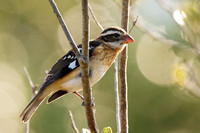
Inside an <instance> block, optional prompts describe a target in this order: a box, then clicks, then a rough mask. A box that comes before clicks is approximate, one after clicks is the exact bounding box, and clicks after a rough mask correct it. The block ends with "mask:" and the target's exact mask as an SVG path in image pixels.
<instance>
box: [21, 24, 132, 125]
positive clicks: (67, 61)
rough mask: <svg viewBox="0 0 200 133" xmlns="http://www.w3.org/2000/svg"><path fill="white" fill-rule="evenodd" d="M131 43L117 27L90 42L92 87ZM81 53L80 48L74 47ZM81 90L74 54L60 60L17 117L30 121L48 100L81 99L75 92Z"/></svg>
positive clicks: (78, 68)
mask: <svg viewBox="0 0 200 133" xmlns="http://www.w3.org/2000/svg"><path fill="white" fill-rule="evenodd" d="M131 42H134V39H133V38H132V37H131V36H130V35H129V34H128V33H127V32H126V31H125V30H124V29H122V28H120V27H117V26H112V27H109V28H107V29H105V30H103V31H102V32H101V34H100V36H98V37H97V38H96V39H94V40H91V41H89V78H90V84H91V86H92V85H94V84H95V83H97V82H98V81H99V80H100V79H101V78H102V77H103V76H104V74H105V73H106V71H107V70H108V69H109V68H110V66H111V65H112V64H113V62H114V60H115V59H116V57H117V56H118V54H119V53H120V52H121V51H122V50H123V49H124V47H125V46H126V44H128V43H131ZM77 48H78V50H79V52H82V44H79V45H78V46H77ZM81 90H82V80H81V68H80V64H79V62H78V59H77V57H76V56H75V54H74V52H73V50H70V51H69V52H68V53H67V54H66V55H64V56H63V57H61V58H60V59H59V60H58V61H57V62H56V64H55V65H54V66H53V67H52V68H51V69H50V71H49V72H48V75H47V78H46V80H45V81H44V83H43V85H42V86H41V88H40V89H39V91H38V93H37V94H36V96H35V97H34V98H33V99H32V100H31V101H30V103H29V104H28V105H27V107H26V108H25V109H24V110H23V112H22V113H21V115H20V117H21V119H22V121H23V122H27V121H29V119H30V118H31V117H32V115H33V114H34V112H35V111H36V110H37V108H38V107H39V105H40V104H41V103H42V102H43V101H44V100H45V99H46V98H47V97H48V96H50V97H49V98H48V100H47V103H51V102H53V101H55V100H56V99H58V98H60V97H62V96H64V95H66V94H67V93H74V94H75V95H77V96H78V97H80V98H81V99H84V98H83V97H82V96H81V95H80V94H79V93H78V92H79V91H81Z"/></svg>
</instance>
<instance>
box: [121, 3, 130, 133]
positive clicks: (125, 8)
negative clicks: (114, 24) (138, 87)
mask: <svg viewBox="0 0 200 133" xmlns="http://www.w3.org/2000/svg"><path fill="white" fill-rule="evenodd" d="M128 16H129V0H122V20H121V26H122V28H123V29H124V30H126V31H127V28H128ZM127 50H128V49H127V46H126V47H125V48H124V50H123V51H122V52H121V54H120V67H119V76H120V77H119V79H120V121H121V132H122V133H128V100H127V75H126V70H127V68H126V67H127V52H128V51H127Z"/></svg>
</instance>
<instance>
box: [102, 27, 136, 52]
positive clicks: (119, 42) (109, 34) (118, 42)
mask: <svg viewBox="0 0 200 133" xmlns="http://www.w3.org/2000/svg"><path fill="white" fill-rule="evenodd" d="M98 40H99V41H101V42H103V43H104V44H105V45H107V46H108V47H111V48H112V49H118V50H121V49H123V47H124V46H125V44H128V43H131V42H134V39H133V38H132V37H131V36H130V35H128V34H127V33H126V31H125V30H123V29H122V28H119V27H110V28H107V29H105V30H104V31H103V32H102V33H101V35H100V36H99V37H98Z"/></svg>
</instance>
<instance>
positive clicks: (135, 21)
mask: <svg viewBox="0 0 200 133" xmlns="http://www.w3.org/2000/svg"><path fill="white" fill-rule="evenodd" d="M137 21H138V16H137V17H136V19H135V20H134V21H133V24H132V26H131V28H130V30H129V32H128V33H129V34H130V33H131V31H132V30H133V27H134V26H135V25H136V23H137Z"/></svg>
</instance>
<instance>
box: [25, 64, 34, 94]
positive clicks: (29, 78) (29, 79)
mask: <svg viewBox="0 0 200 133" xmlns="http://www.w3.org/2000/svg"><path fill="white" fill-rule="evenodd" d="M24 72H25V73H26V76H27V78H28V81H29V84H30V86H31V88H32V93H33V94H32V98H33V95H35V91H36V89H37V85H34V84H33V81H32V79H31V77H30V75H29V73H28V70H27V68H26V67H25V66H24Z"/></svg>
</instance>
